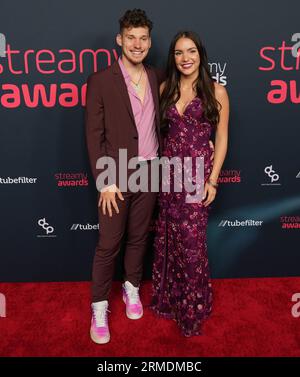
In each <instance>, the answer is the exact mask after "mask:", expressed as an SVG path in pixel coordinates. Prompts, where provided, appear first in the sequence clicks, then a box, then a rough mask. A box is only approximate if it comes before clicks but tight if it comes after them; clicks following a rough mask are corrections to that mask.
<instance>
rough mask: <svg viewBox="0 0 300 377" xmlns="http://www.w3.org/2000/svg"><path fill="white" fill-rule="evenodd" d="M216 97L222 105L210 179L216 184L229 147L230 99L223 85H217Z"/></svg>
mask: <svg viewBox="0 0 300 377" xmlns="http://www.w3.org/2000/svg"><path fill="white" fill-rule="evenodd" d="M215 96H216V99H217V100H218V101H219V102H220V104H221V105H222V108H221V110H220V121H219V124H218V126H217V130H216V138H215V154H214V162H213V168H212V172H211V174H210V177H209V179H210V180H211V182H212V183H214V184H216V183H217V181H218V177H219V174H220V171H221V169H222V165H223V162H224V160H225V157H226V153H227V145H228V121H229V98H228V95H227V90H226V88H225V87H224V86H223V85H220V84H217V83H215Z"/></svg>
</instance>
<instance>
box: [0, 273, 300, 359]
mask: <svg viewBox="0 0 300 377" xmlns="http://www.w3.org/2000/svg"><path fill="white" fill-rule="evenodd" d="M89 286H90V284H89V283H86V282H84V283H82V282H75V283H73V282H71V283H69V282H68V283H0V292H1V293H3V294H4V295H5V296H6V306H7V312H6V318H0V356H203V357H204V356H300V317H298V318H294V317H293V316H292V314H291V308H292V306H293V304H294V303H293V302H292V301H291V297H292V295H293V294H294V293H296V292H300V278H264V279H226V280H213V288H214V311H213V314H212V315H211V317H210V318H209V319H208V320H207V321H206V323H205V326H204V328H203V330H204V335H202V336H198V337H192V338H184V337H182V336H181V335H180V333H179V330H178V329H177V326H176V323H175V322H174V321H169V320H165V319H160V318H159V319H158V318H157V317H155V316H154V315H153V314H152V312H150V311H149V309H147V308H146V309H145V310H144V312H145V313H144V317H143V318H142V319H140V320H138V321H132V320H129V319H127V318H126V316H125V313H124V304H123V302H122V301H121V294H120V288H121V283H119V282H115V283H114V286H113V291H112V296H111V297H112V300H111V305H110V310H111V314H110V317H109V318H110V329H111V338H112V339H111V342H110V343H108V344H106V345H97V344H94V343H92V341H90V338H89V323H90V304H89V298H90V291H89ZM149 295H150V283H149V282H146V283H144V285H143V287H142V289H141V296H142V298H143V302H144V304H149Z"/></svg>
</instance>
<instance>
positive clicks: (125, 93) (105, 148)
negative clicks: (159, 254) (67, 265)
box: [86, 9, 161, 344]
mask: <svg viewBox="0 0 300 377" xmlns="http://www.w3.org/2000/svg"><path fill="white" fill-rule="evenodd" d="M119 22H120V32H119V34H118V35H117V43H118V45H119V46H121V48H122V56H121V58H120V59H119V60H118V61H116V62H115V63H113V64H112V65H111V66H110V67H109V68H107V69H106V70H104V71H101V72H96V73H94V74H92V75H91V76H90V77H89V78H88V86H87V102H86V139H87V147H88V152H89V158H90V163H91V168H92V172H93V175H94V178H95V180H96V179H97V177H98V176H99V174H100V173H102V172H103V169H97V168H96V163H97V160H98V159H99V158H104V157H105V156H109V157H112V158H113V159H114V160H115V161H116V163H117V170H116V171H117V172H118V161H117V160H118V155H119V150H120V149H126V150H127V159H128V160H130V159H131V158H133V157H136V158H138V159H139V161H140V163H141V164H144V165H145V166H146V168H147V169H148V170H150V161H151V160H153V159H155V158H157V157H159V155H160V152H161V139H160V134H159V90H158V87H159V82H158V78H157V76H156V73H155V71H154V69H152V68H150V67H148V66H146V65H144V64H143V61H144V59H145V58H146V56H147V54H148V51H149V49H150V47H151V37H150V33H151V29H152V22H151V21H150V20H149V19H148V18H147V16H146V14H145V12H144V11H142V10H140V9H134V10H128V11H127V12H126V13H125V14H124V16H123V17H122V18H121V19H120V21H119ZM131 173H132V172H131ZM131 173H130V172H128V175H130V174H131ZM111 178H112V179H114V177H111ZM119 178H120V177H116V180H115V181H110V183H109V186H107V187H104V188H102V189H101V193H99V202H98V212H99V241H98V244H97V247H96V253H95V257H94V263H93V276H92V280H93V281H92V321H91V330H90V334H91V338H92V340H93V341H94V342H96V343H99V344H102V343H107V342H109V340H110V333H109V327H108V320H107V311H108V298H109V292H110V289H111V284H112V278H113V271H114V261H115V258H116V256H117V255H118V253H119V251H120V246H121V241H122V238H123V235H124V233H125V232H126V235H127V241H126V245H125V246H126V248H125V260H124V265H125V279H124V280H125V282H124V284H123V285H122V291H123V300H124V302H125V304H126V314H127V317H128V318H130V319H138V318H141V317H142V315H143V306H142V304H141V301H140V297H139V284H140V281H141V278H142V265H143V256H144V253H145V250H146V244H147V237H148V233H149V225H150V221H151V217H152V214H153V209H154V205H155V201H156V193H155V192H151V191H148V192H142V191H138V192H132V191H131V190H130V189H129V190H127V191H121V190H120V189H119V187H118V182H119ZM112 183H113V184H112Z"/></svg>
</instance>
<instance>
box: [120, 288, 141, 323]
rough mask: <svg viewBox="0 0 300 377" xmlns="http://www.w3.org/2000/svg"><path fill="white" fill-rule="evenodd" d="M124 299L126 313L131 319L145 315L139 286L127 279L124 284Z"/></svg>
mask: <svg viewBox="0 0 300 377" xmlns="http://www.w3.org/2000/svg"><path fill="white" fill-rule="evenodd" d="M122 290H123V301H124V302H125V304H126V315H127V317H128V318H130V319H139V318H141V317H142V316H143V305H142V303H141V300H140V296H139V288H138V287H135V286H134V285H132V284H131V283H130V282H129V281H125V283H124V284H123V285H122Z"/></svg>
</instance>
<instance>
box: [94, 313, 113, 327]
mask: <svg viewBox="0 0 300 377" xmlns="http://www.w3.org/2000/svg"><path fill="white" fill-rule="evenodd" d="M107 312H109V313H110V310H108V309H102V310H99V309H98V310H96V309H94V310H93V315H94V319H95V322H96V326H97V327H105V326H107Z"/></svg>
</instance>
